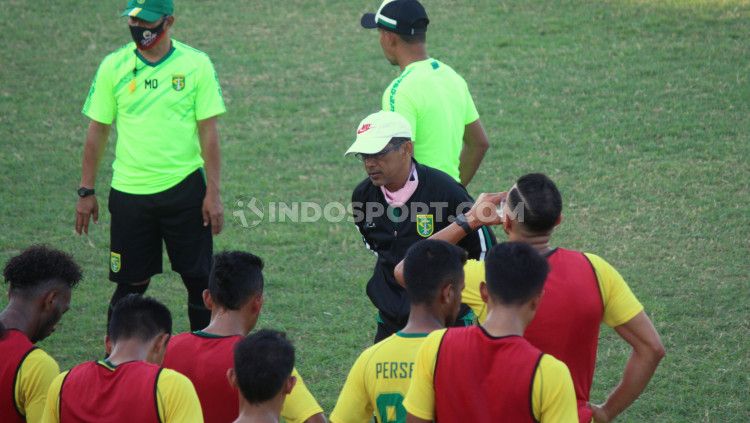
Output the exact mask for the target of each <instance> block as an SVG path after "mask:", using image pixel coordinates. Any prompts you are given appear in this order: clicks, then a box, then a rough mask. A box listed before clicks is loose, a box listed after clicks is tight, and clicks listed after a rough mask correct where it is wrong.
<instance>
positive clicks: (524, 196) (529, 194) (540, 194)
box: [508, 173, 563, 232]
mask: <svg viewBox="0 0 750 423" xmlns="http://www.w3.org/2000/svg"><path fill="white" fill-rule="evenodd" d="M520 202H523V207H524V208H523V222H521V223H522V224H523V226H524V227H526V228H527V229H529V230H530V231H533V232H548V231H550V230H551V229H552V228H554V227H555V222H557V218H559V217H560V213H562V206H563V204H562V196H561V195H560V191H558V190H557V186H556V185H555V183H554V182H552V180H551V179H550V178H549V177H547V175H545V174H543V173H529V174H527V175H524V176H522V177H520V178H518V180H517V181H516V188H514V189H511V190H510V192H509V193H508V206H509V207H510V209H511V210H516V206H517V205H518V203H520Z"/></svg>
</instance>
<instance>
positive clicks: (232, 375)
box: [227, 367, 239, 389]
mask: <svg viewBox="0 0 750 423" xmlns="http://www.w3.org/2000/svg"><path fill="white" fill-rule="evenodd" d="M227 380H228V381H229V386H231V387H232V388H235V389H239V385H238V384H237V372H235V371H234V367H230V368H229V369H227Z"/></svg>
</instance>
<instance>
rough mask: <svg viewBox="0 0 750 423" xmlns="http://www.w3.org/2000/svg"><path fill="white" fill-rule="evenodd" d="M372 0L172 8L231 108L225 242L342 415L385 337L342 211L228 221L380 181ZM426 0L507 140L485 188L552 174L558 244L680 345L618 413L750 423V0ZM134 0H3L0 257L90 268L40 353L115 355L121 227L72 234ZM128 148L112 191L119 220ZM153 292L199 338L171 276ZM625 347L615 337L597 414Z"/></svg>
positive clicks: (366, 262)
mask: <svg viewBox="0 0 750 423" xmlns="http://www.w3.org/2000/svg"><path fill="white" fill-rule="evenodd" d="M120 3H122V4H120ZM376 3H377V2H375V1H368V2H355V1H351V0H347V1H344V0H336V1H334V0H330V1H325V2H324V1H313V0H305V1H302V0H285V1H276V2H270V1H244V2H216V1H211V2H208V1H197V0H193V1H187V0H184V1H178V2H177V22H176V28H175V34H174V36H175V38H177V39H180V40H182V41H184V42H187V43H188V44H191V45H192V46H194V47H196V48H199V49H202V50H204V51H206V52H207V53H208V54H209V55H210V56H211V57H212V59H213V60H214V63H215V66H216V68H217V70H218V73H219V75H220V78H221V81H222V86H223V89H224V94H225V97H226V102H227V106H228V109H229V112H228V113H227V114H226V116H224V117H223V118H222V119H221V136H222V145H223V153H224V170H223V200H224V204H225V208H226V215H227V226H226V229H225V231H224V233H223V234H222V235H221V236H219V237H218V238H216V240H215V245H216V249H217V250H218V249H225V248H233V249H246V250H251V251H253V252H255V253H257V254H259V255H260V256H262V257H264V258H265V260H266V262H267V271H266V275H267V280H268V284H267V302H266V307H265V309H264V314H263V316H262V318H261V322H260V327H273V328H280V329H284V330H287V331H288V332H289V334H290V336H291V337H292V339H294V340H295V342H296V345H297V348H298V350H299V363H298V367H299V369H300V371H301V373H302V374H303V376H304V377H305V379H306V381H307V383H308V385H309V386H310V388H311V390H312V391H313V393H314V394H315V395H316V397H317V398H318V399H319V401H320V403H321V404H322V405H323V407H324V409H325V410H326V411H327V412H330V411H331V410H332V408H333V405H334V403H335V400H336V397H337V395H338V391H339V389H340V387H341V385H342V384H343V381H344V378H345V375H346V372H347V371H348V368H349V366H350V365H351V363H352V362H353V361H354V359H355V357H356V356H357V354H358V353H359V351H360V350H362V349H363V348H364V347H366V346H367V345H368V344H369V342H370V340H371V338H372V334H373V332H374V309H373V307H372V306H371V305H370V304H369V301H368V299H367V298H366V296H365V294H364V285H365V282H366V280H367V278H368V276H369V272H370V269H371V267H372V265H373V257H372V255H371V254H370V253H369V252H367V251H366V250H365V249H364V247H363V246H362V245H361V243H360V240H359V237H358V236H357V234H356V231H355V229H354V227H353V226H352V225H351V224H348V223H346V222H342V223H336V224H329V223H325V222H320V223H308V224H294V223H276V224H270V223H264V224H261V225H260V226H259V227H257V228H254V229H245V228H243V227H242V226H241V225H239V224H238V222H236V221H234V220H233V219H232V217H231V216H232V212H233V211H234V210H235V209H236V207H235V202H236V200H237V199H238V198H246V197H249V196H256V197H258V198H260V199H263V200H265V201H287V202H289V201H316V202H321V203H323V202H327V201H341V202H345V201H347V199H348V198H349V196H350V193H351V189H352V188H353V186H354V185H355V184H356V182H357V181H359V180H360V179H361V178H362V177H363V172H362V170H361V169H360V165H358V164H357V163H356V161H354V159H347V158H344V157H342V154H343V152H344V151H345V149H346V148H347V147H348V145H349V143H350V142H351V141H352V139H353V134H354V129H355V126H356V124H357V123H358V122H359V121H360V120H361V119H362V118H363V117H364V116H365V115H367V114H368V113H370V112H373V111H375V110H376V109H377V108H378V106H379V103H380V95H381V93H382V89H383V88H384V87H385V86H386V85H387V84H388V82H390V80H391V79H392V78H394V77H395V76H396V75H397V69H395V68H393V67H391V66H389V65H388V64H387V62H386V61H385V60H384V59H383V57H382V54H381V51H380V48H379V46H378V43H377V36H376V34H375V33H373V32H368V31H365V30H363V29H361V28H360V27H359V23H358V22H359V16H360V14H361V13H362V12H364V11H366V10H370V9H373V8H374V7H376V6H377V4H376ZM424 3H425V5H426V7H427V9H428V11H429V13H430V16H431V25H430V34H429V50H430V53H431V54H432V55H433V56H434V57H436V58H439V59H441V60H443V61H445V62H446V63H448V64H450V65H452V66H453V67H454V68H455V69H456V70H457V71H458V72H459V73H461V74H462V75H463V76H464V77H465V79H466V80H467V81H468V82H469V84H470V87H471V90H472V93H473V95H474V98H475V102H476V104H477V107H478V108H479V110H480V113H481V116H482V122H483V123H484V125H485V127H486V129H487V131H488V133H489V135H490V138H491V144H492V149H491V150H490V151H489V153H488V155H487V157H486V158H485V161H484V163H483V166H482V167H481V169H480V171H479V173H478V175H477V177H476V178H475V180H474V182H473V183H472V184H471V185H470V187H469V188H470V191H471V192H472V193H473V194H474V195H477V194H478V193H480V192H482V191H488V190H499V189H504V188H506V187H508V186H509V185H511V184H512V181H513V179H514V178H515V177H518V176H519V175H521V174H523V173H526V172H530V171H543V172H546V173H548V174H549V175H550V176H551V177H552V178H553V179H555V180H556V181H557V182H558V185H559V186H560V188H561V190H562V192H563V196H564V198H565V210H564V214H565V222H564V224H563V225H562V226H561V227H560V229H559V231H558V233H557V234H556V236H555V242H556V244H557V245H563V246H567V247H570V248H577V249H583V250H586V251H591V252H595V253H597V254H599V255H601V256H603V257H605V258H606V259H607V260H608V261H610V262H611V263H613V264H614V265H615V266H616V267H617V268H618V269H619V270H620V271H621V272H622V274H623V275H624V276H625V278H626V280H627V281H628V282H629V283H630V286H631V287H632V289H633V290H634V291H635V293H636V295H637V296H638V297H639V298H640V300H641V301H642V302H643V303H644V304H645V306H646V309H647V311H648V313H649V314H650V316H651V317H652V319H653V321H654V323H655V325H656V327H657V329H658V330H659V332H660V333H661V335H662V339H663V341H664V343H665V344H666V348H667V354H668V355H667V357H666V358H665V360H664V361H663V362H662V365H661V366H660V367H659V369H658V371H657V373H656V375H655V377H654V379H653V380H652V382H651V384H650V385H649V387H648V390H647V391H646V393H645V394H644V395H643V396H642V398H641V399H639V400H638V401H637V402H636V403H635V404H634V405H633V406H632V407H631V408H630V409H629V410H628V411H627V412H626V413H625V414H624V415H623V416H622V417H621V420H622V421H638V422H640V421H673V422H687V421H690V422H695V421H707V422H708V421H710V422H714V421H715V422H724V421H748V420H750V406H749V405H748V398H749V397H750V388H749V386H750V379H749V376H748V375H749V374H750V371H749V370H750V351H749V350H750V348H749V347H748V344H749V342H748V333H750V331H749V329H750V322H749V318H748V316H750V285H749V284H748V274H750V266H749V265H748V263H749V262H750V261H749V260H748V253H750V242H749V241H748V240H749V239H750V191H749V189H748V181H749V180H750V164H748V158H750V139H749V136H748V133H750V80H749V75H750V48H749V47H748V46H749V45H750V44H748V42H747V34H748V33H750V2H748V1H729V0H727V1H666V2H658V1H653V2H648V1H533V2H527V1H498V0H472V1H460V2H454V1H450V2H449V1H447V0H445V1H438V0H425V2H424ZM122 6H124V1H123V2H102V1H95V0H83V1H78V2H72V1H60V2H32V1H28V0H26V1H23V0H6V1H5V2H4V3H3V13H4V16H9V17H10V16H12V17H13V18H12V20H11V21H9V22H11V23H12V25H10V26H9V27H8V29H9V30H8V31H3V32H2V33H1V34H0V41H1V42H2V45H3V46H4V48H3V49H2V51H0V60H2V63H3V66H2V67H1V68H0V69H1V70H0V82H1V84H0V140H1V141H0V142H2V148H0V186H1V187H2V188H0V193H2V200H3V201H2V202H0V215H2V218H1V219H0V261H2V262H5V261H6V260H7V259H8V258H9V257H11V256H12V255H14V254H16V253H18V252H19V251H20V250H22V249H23V248H24V247H26V246H28V245H29V244H31V243H48V244H50V245H52V246H55V247H58V248H61V249H64V250H66V251H68V252H70V253H72V254H73V255H74V256H75V257H76V259H77V260H78V261H79V262H80V263H81V265H82V266H83V267H84V269H85V280H84V281H83V283H82V284H81V286H80V287H79V288H77V290H76V292H75V297H74V300H73V304H72V309H71V311H70V313H68V314H67V315H66V316H65V317H64V319H63V321H62V326H61V327H60V328H59V330H58V331H57V332H56V333H55V334H54V336H52V337H50V338H49V339H48V340H45V341H44V342H43V343H42V346H43V348H45V349H46V350H48V351H50V352H51V353H52V354H53V355H54V356H55V357H56V358H57V359H58V360H59V362H60V363H61V365H62V367H65V368H68V367H70V366H72V365H74V364H75V363H77V362H80V361H83V360H87V359H92V358H96V357H99V356H101V352H102V350H103V345H102V338H103V330H104V323H103V321H104V316H105V310H106V305H107V302H108V299H109V296H110V295H111V292H112V290H113V286H112V284H110V283H109V282H108V281H107V273H106V271H107V265H108V224H109V216H108V214H107V213H103V214H102V217H101V222H100V224H99V225H98V226H96V227H94V228H93V229H92V233H91V235H90V236H89V237H77V236H75V235H74V233H73V223H74V206H75V201H76V197H75V188H76V187H77V184H78V181H79V178H80V156H81V151H82V145H83V138H84V133H85V126H86V123H87V122H86V120H85V119H84V118H83V117H82V116H81V114H80V108H81V105H82V103H83V100H84V98H85V96H86V93H87V91H88V87H89V83H90V80H91V78H92V76H93V74H94V72H95V70H96V66H97V65H98V63H99V61H100V60H101V59H102V58H103V57H104V56H105V55H106V54H107V53H108V52H110V51H112V50H114V49H115V48H117V47H119V46H120V45H122V44H123V43H125V42H126V41H128V39H129V34H128V31H127V29H126V27H125V22H124V21H123V20H121V19H119V18H118V17H117V12H118V10H119V9H120V7H122ZM112 145H113V143H110V146H109V149H108V152H107V155H106V156H105V159H104V165H103V166H102V168H101V171H100V175H99V178H98V185H97V189H98V192H100V193H101V195H100V196H99V200H100V206H102V208H103V209H104V210H106V197H107V194H106V193H107V191H108V184H109V181H110V179H111V170H110V168H109V164H110V163H111V160H112ZM168 268H169V267H168V264H167V263H165V269H168ZM150 293H151V294H152V295H154V296H156V297H157V298H160V299H162V300H164V301H166V302H167V304H168V305H169V306H170V308H171V309H172V310H173V312H174V313H175V316H176V329H177V330H180V331H184V330H186V329H187V327H188V326H187V321H186V317H185V311H184V307H185V305H184V304H185V292H184V289H183V288H182V286H181V284H180V282H179V279H178V278H177V277H176V275H175V274H173V273H166V274H164V275H163V276H161V277H158V278H156V280H155V281H154V283H153V284H152V287H151V289H150ZM4 301H5V300H4V299H3V300H2V303H1V304H0V306H1V305H4ZM627 354H628V349H627V348H626V347H625V346H624V343H623V342H621V341H620V340H619V338H618V337H617V336H616V335H615V334H614V332H613V331H611V330H608V329H604V330H603V331H602V338H601V343H600V350H599V362H598V366H597V372H596V376H595V383H594V388H593V393H592V396H593V399H594V400H595V401H601V400H603V399H604V398H605V396H606V393H607V392H608V391H609V390H610V389H611V388H612V387H613V386H614V385H615V384H616V382H617V380H618V379H619V376H620V373H621V370H622V368H623V365H624V362H625V360H626V358H627Z"/></svg>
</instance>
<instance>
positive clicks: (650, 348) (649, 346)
mask: <svg viewBox="0 0 750 423" xmlns="http://www.w3.org/2000/svg"><path fill="white" fill-rule="evenodd" d="M640 353H641V354H643V355H644V356H645V357H647V359H648V361H650V362H652V363H654V364H655V365H657V364H659V362H660V361H661V360H662V359H663V358H664V356H666V355H667V350H666V348H664V344H663V343H662V342H661V340H660V339H656V340H654V341H652V342H648V343H646V344H645V345H644V346H643V347H642V348H641V351H640Z"/></svg>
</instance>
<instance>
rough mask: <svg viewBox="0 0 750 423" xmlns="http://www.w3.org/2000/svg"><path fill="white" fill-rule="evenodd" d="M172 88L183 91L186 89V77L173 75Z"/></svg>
mask: <svg viewBox="0 0 750 423" xmlns="http://www.w3.org/2000/svg"><path fill="white" fill-rule="evenodd" d="M172 88H174V90H175V91H182V90H183V88H185V75H172Z"/></svg>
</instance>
